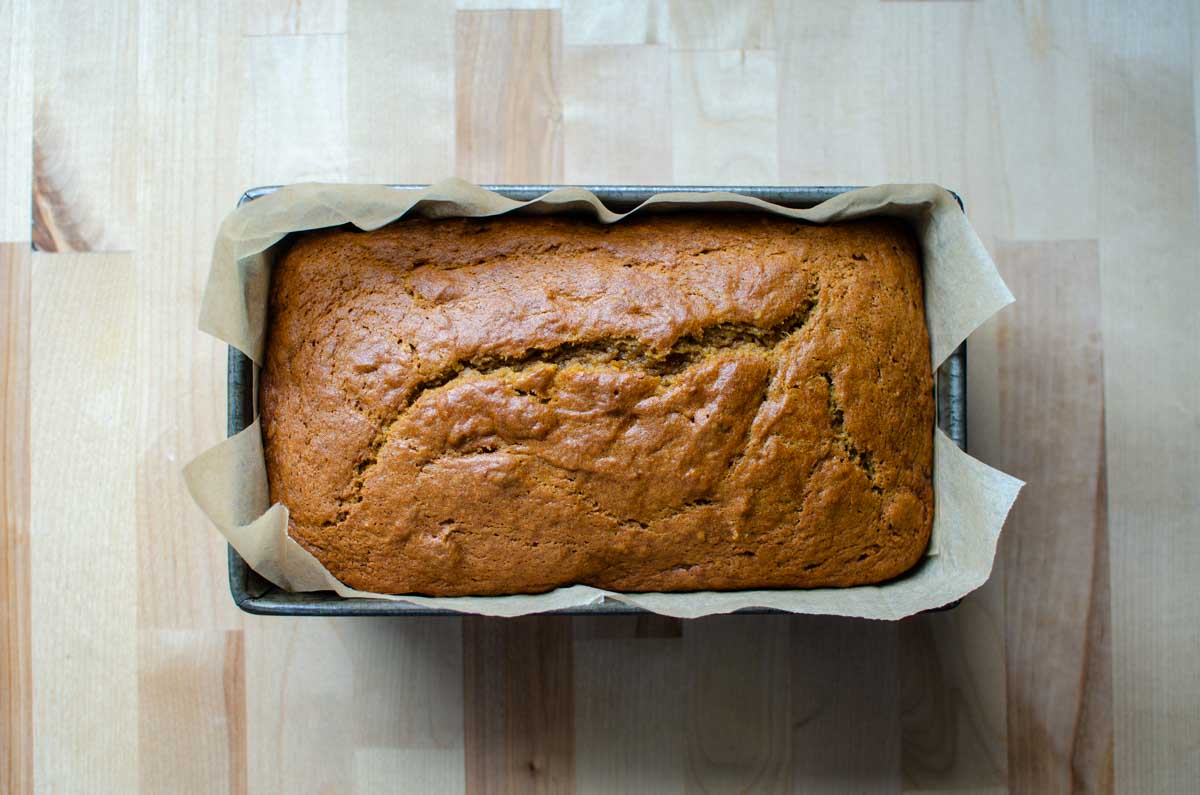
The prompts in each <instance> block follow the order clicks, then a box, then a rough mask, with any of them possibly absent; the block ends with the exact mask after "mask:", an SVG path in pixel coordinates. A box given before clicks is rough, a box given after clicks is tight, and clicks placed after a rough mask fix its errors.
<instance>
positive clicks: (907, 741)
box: [899, 590, 1008, 792]
mask: <svg viewBox="0 0 1200 795" xmlns="http://www.w3.org/2000/svg"><path fill="white" fill-rule="evenodd" d="M1003 610H1004V608H1003V600H1002V599H997V598H995V591H994V590H993V592H992V593H991V594H987V593H982V594H981V593H980V592H976V593H974V594H972V595H971V596H970V597H969V598H967V599H964V600H963V602H962V604H960V605H959V606H958V607H956V608H954V609H953V610H948V611H946V612H942V613H932V614H926V615H922V616H916V617H913V618H910V619H906V620H905V621H904V622H902V623H901V625H900V632H899V640H900V716H901V740H900V742H901V766H902V773H903V780H904V790H905V791H906V792H938V791H952V792H953V791H959V792H1003V791H1005V790H1006V789H1007V787H1006V785H1007V781H1008V760H1007V752H1006V748H1007V731H1006V727H1005V702H1004V613H1003Z"/></svg>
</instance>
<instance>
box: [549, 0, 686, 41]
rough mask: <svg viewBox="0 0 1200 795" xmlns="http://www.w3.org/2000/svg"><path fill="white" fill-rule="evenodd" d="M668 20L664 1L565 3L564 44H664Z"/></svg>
mask: <svg viewBox="0 0 1200 795" xmlns="http://www.w3.org/2000/svg"><path fill="white" fill-rule="evenodd" d="M667 19H668V12H667V0H628V2H622V3H596V2H593V1H592V0H564V2H563V6H562V20H563V43H564V44H566V45H567V46H568V47H569V46H572V45H595V44H666V43H667V35H668V28H667Z"/></svg>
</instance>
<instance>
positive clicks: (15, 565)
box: [0, 243, 34, 795]
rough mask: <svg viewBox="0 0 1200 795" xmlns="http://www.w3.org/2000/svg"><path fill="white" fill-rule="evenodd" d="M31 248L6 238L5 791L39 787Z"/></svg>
mask: <svg viewBox="0 0 1200 795" xmlns="http://www.w3.org/2000/svg"><path fill="white" fill-rule="evenodd" d="M29 258H30V254H29V246H28V245H26V244H21V243H15V244H14V243H0V300H2V301H3V306H4V314H3V317H2V318H0V356H3V357H4V358H3V366H2V370H0V371H2V372H3V373H4V386H3V388H2V389H0V412H2V413H0V434H3V436H2V437H0V505H3V506H4V512H3V514H0V599H2V600H3V601H2V607H0V663H2V667H0V671H2V673H0V749H3V750H0V790H3V791H4V792H9V793H13V795H25V794H26V793H31V792H33V738H34V726H33V660H32V658H31V657H32V648H31V643H32V640H31V627H30V597H31V595H32V594H31V592H32V581H31V572H30V562H29V490H30V482H29V481H30V474H29V358H30V348H29V332H30V329H29V322H30V321H29V312H30V304H29V282H30V273H29Z"/></svg>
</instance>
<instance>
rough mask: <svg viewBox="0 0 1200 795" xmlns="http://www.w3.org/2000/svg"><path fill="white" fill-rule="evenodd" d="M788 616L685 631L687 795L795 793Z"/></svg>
mask: <svg viewBox="0 0 1200 795" xmlns="http://www.w3.org/2000/svg"><path fill="white" fill-rule="evenodd" d="M789 622H790V619H789V618H788V617H786V616H714V617H710V618H702V619H696V620H694V621H689V622H688V623H687V624H686V625H685V626H684V628H683V656H684V661H683V670H682V674H683V676H684V678H685V682H686V684H685V687H686V691H687V692H686V698H687V701H686V712H685V720H684V726H685V727H686V735H685V738H684V759H685V763H686V765H687V769H686V772H685V775H686V779H685V787H684V791H685V792H688V793H707V792H728V791H738V790H742V791H746V790H750V791H754V792H789V791H790V790H791V785H792V744H791V742H790V731H789V729H790V727H791V725H792V724H791V708H790V707H791V702H790V698H789V696H790V693H791V675H792V670H791V665H790V653H791V647H790V644H789V642H788V639H789V633H788V628H789Z"/></svg>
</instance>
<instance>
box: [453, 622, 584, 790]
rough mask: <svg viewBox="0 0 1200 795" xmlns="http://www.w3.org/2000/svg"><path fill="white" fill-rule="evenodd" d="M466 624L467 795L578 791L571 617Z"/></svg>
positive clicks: (464, 699)
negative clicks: (576, 783) (576, 785)
mask: <svg viewBox="0 0 1200 795" xmlns="http://www.w3.org/2000/svg"><path fill="white" fill-rule="evenodd" d="M462 627H463V731H464V735H465V737H464V740H465V750H466V772H467V775H466V791H467V792H468V793H472V795H474V793H505V792H512V793H518V792H520V793H524V792H531V793H550V792H554V793H559V792H571V791H572V790H573V786H574V782H575V743H574V732H573V731H572V729H573V727H574V726H575V699H574V685H575V674H574V654H573V649H572V646H573V644H572V641H573V637H572V633H571V619H570V618H566V617H563V616H531V617H526V618H511V619H488V618H479V617H469V618H465V619H463V621H462Z"/></svg>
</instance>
